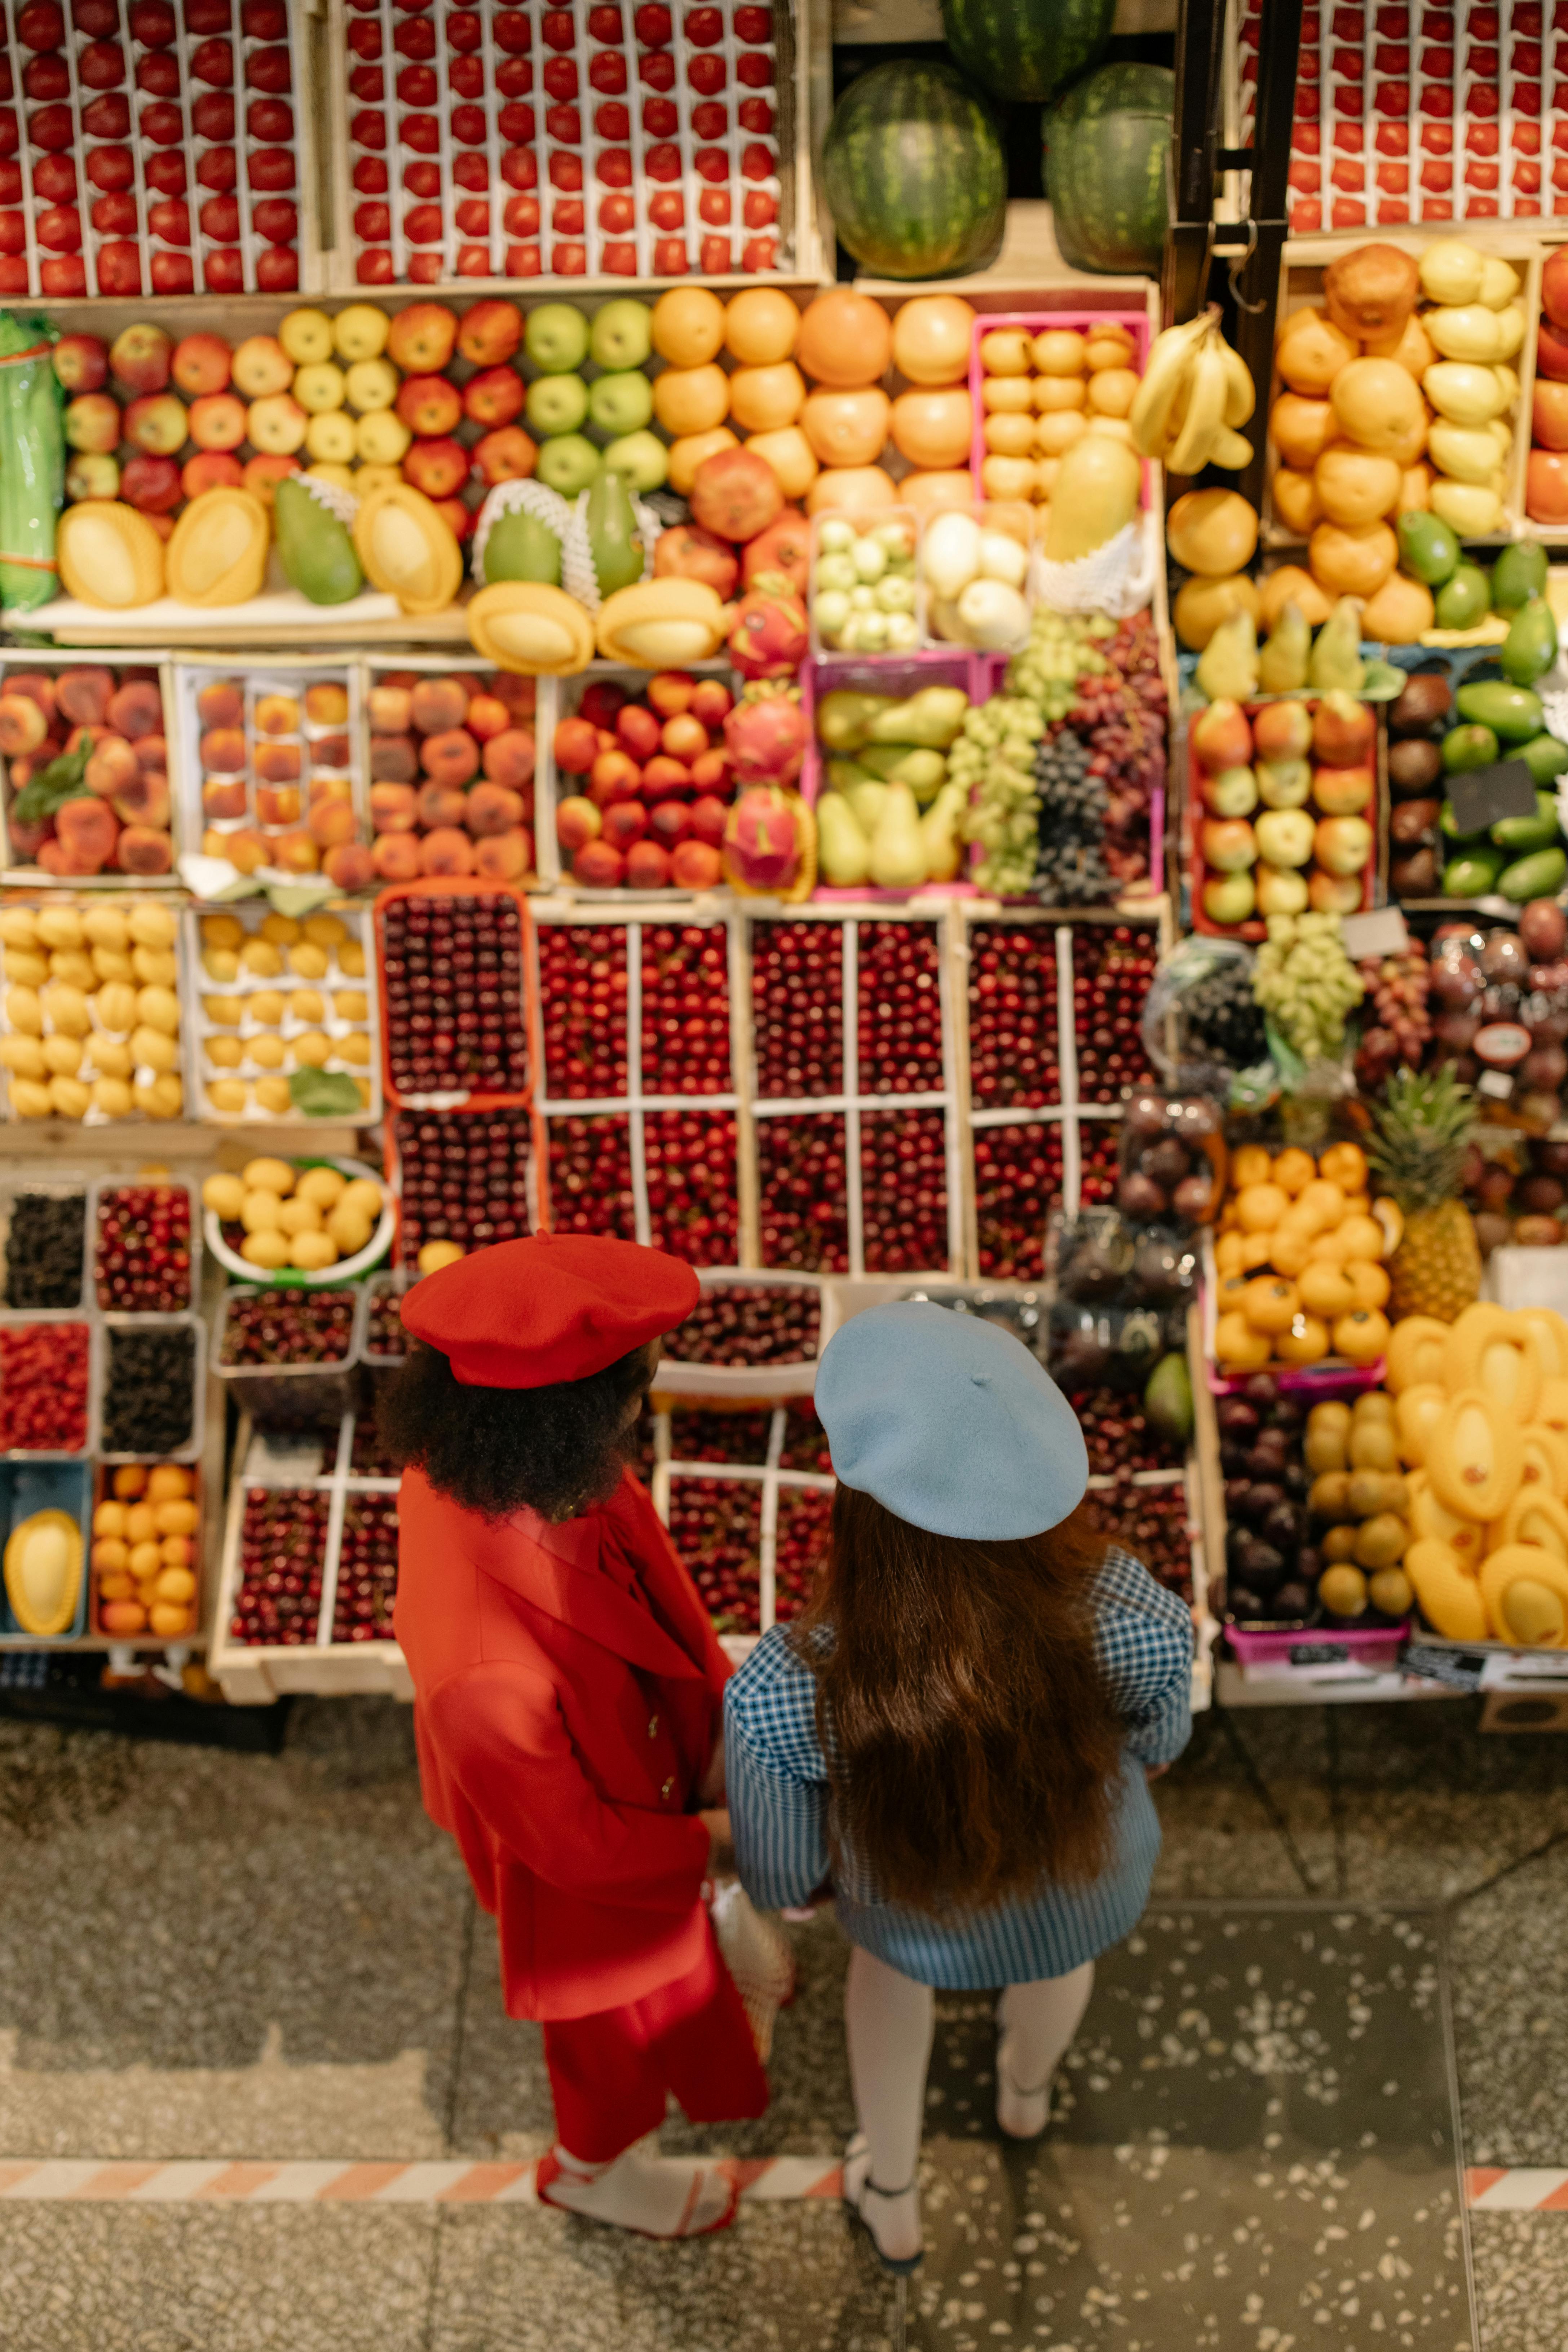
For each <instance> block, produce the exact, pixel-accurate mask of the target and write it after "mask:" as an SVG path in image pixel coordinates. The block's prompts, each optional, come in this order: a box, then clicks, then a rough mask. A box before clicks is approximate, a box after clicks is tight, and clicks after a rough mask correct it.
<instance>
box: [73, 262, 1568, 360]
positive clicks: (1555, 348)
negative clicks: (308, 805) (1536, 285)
mask: <svg viewBox="0 0 1568 2352" xmlns="http://www.w3.org/2000/svg"><path fill="white" fill-rule="evenodd" d="M1554 258H1555V257H1554ZM56 364H57V366H58V352H57V354H56ZM1535 374H1536V380H1537V382H1538V383H1539V381H1540V379H1541V378H1542V376H1549V377H1550V378H1551V379H1552V383H1565V382H1568V329H1565V328H1563V327H1556V326H1553V325H1552V320H1550V319H1548V318H1546V317H1545V316H1544V315H1542V321H1541V332H1540V336H1539V338H1538V340H1537V342H1536V346H1535Z"/></svg>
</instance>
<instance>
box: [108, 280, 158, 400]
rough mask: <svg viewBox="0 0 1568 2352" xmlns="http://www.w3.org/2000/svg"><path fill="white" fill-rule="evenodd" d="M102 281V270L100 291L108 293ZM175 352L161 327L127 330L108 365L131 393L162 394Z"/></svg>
mask: <svg viewBox="0 0 1568 2352" xmlns="http://www.w3.org/2000/svg"><path fill="white" fill-rule="evenodd" d="M99 258H100V262H101V260H102V256H101V255H100V257H99ZM101 280H102V272H101V269H100V291H102V290H105V289H103V287H102V282H101ZM118 290H119V289H116V291H118ZM131 290H132V291H134V290H135V289H131ZM173 356H174V344H173V342H172V341H170V339H169V337H168V336H167V335H166V334H165V333H164V332H163V328H162V327H149V326H136V327H125V328H123V329H122V330H121V332H120V333H119V334H118V335H116V337H115V338H114V341H113V342H112V343H110V347H109V364H110V368H111V369H112V370H113V373H114V374H115V375H116V377H117V378H118V379H119V381H120V382H121V383H122V384H124V385H125V386H126V388H127V389H128V390H129V391H131V392H162V391H163V386H164V385H165V384H166V383H168V381H169V362H170V360H171V359H172V358H173Z"/></svg>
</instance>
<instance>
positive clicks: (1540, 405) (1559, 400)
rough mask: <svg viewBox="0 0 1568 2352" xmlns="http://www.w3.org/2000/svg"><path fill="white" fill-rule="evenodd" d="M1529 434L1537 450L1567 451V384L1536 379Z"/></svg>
mask: <svg viewBox="0 0 1568 2352" xmlns="http://www.w3.org/2000/svg"><path fill="white" fill-rule="evenodd" d="M1531 437H1532V439H1533V440H1534V442H1535V446H1536V447H1537V448H1538V449H1568V383H1552V382H1549V381H1542V378H1541V377H1539V376H1538V377H1537V378H1536V382H1535V396H1534V403H1533V406H1532V408H1531Z"/></svg>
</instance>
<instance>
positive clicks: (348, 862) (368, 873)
mask: <svg viewBox="0 0 1568 2352" xmlns="http://www.w3.org/2000/svg"><path fill="white" fill-rule="evenodd" d="M382 837H383V839H384V840H385V841H399V840H403V839H405V838H406V836H405V835H400V834H395V833H389V834H384V835H383V836H382ZM411 846H412V845H411ZM321 870H322V872H323V873H324V874H325V875H326V877H327V879H328V881H329V882H331V884H332V885H333V886H334V887H335V888H337V889H339V890H368V889H369V887H370V886H371V884H372V883H373V882H374V879H375V864H374V859H373V858H372V856H371V854H370V851H369V850H368V849H366V848H365V846H364V845H363V842H358V841H340V842H339V843H337V844H336V845H335V846H334V847H332V848H331V849H329V850H328V852H327V854H326V856H325V857H324V858H323V859H322V860H321Z"/></svg>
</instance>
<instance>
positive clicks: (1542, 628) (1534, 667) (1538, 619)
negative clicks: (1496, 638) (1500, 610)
mask: <svg viewBox="0 0 1568 2352" xmlns="http://www.w3.org/2000/svg"><path fill="white" fill-rule="evenodd" d="M1556 658H1557V624H1556V622H1555V621H1554V620H1553V619H1552V607H1551V605H1550V604H1548V603H1547V601H1546V599H1545V597H1544V596H1532V597H1531V600H1530V602H1529V603H1528V604H1521V606H1520V608H1519V610H1518V612H1517V613H1515V614H1514V616H1513V619H1512V620H1511V621H1510V624H1509V631H1508V635H1507V636H1506V637H1505V638H1504V639H1503V642H1502V646H1501V650H1500V652H1499V655H1498V667H1499V668H1500V670H1501V671H1502V674H1503V676H1504V677H1506V678H1507V679H1509V680H1510V683H1511V684H1512V685H1514V686H1533V685H1534V683H1535V681H1536V679H1537V678H1538V677H1545V675H1546V673H1547V671H1548V670H1549V669H1550V668H1551V667H1552V663H1553V662H1554V661H1555V660H1556ZM1527 740H1528V739H1527Z"/></svg>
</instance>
